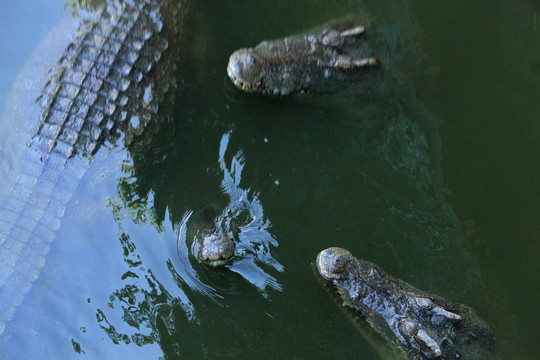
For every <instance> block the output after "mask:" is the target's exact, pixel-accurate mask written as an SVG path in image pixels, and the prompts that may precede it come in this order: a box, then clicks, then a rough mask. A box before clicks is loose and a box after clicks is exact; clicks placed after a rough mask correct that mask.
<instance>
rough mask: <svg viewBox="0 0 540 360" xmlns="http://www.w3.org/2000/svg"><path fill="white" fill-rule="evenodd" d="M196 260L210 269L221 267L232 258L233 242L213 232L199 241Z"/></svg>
mask: <svg viewBox="0 0 540 360" xmlns="http://www.w3.org/2000/svg"><path fill="white" fill-rule="evenodd" d="M198 245H199V249H198V251H197V260H199V261H200V262H202V263H205V264H207V265H209V266H212V267H218V266H223V265H225V264H227V263H228V262H230V261H231V259H232V258H233V256H234V250H235V245H234V240H233V239H232V238H231V237H229V236H227V235H224V234H220V233H217V232H213V233H211V234H207V235H205V236H203V238H202V239H201V240H200V241H199V244H198Z"/></svg>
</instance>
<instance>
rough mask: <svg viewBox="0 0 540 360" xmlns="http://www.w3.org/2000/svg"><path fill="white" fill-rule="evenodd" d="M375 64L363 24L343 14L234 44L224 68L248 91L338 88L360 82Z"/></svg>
mask: <svg viewBox="0 0 540 360" xmlns="http://www.w3.org/2000/svg"><path fill="white" fill-rule="evenodd" d="M378 67H379V61H378V60H377V59H375V58H374V57H372V55H371V49H370V46H369V44H368V43H367V41H366V35H365V28H364V26H363V25H362V24H361V23H360V22H359V20H358V19H355V18H350V17H349V18H346V19H342V20H339V21H334V22H331V23H328V24H325V25H323V26H322V27H321V28H319V29H316V30H313V31H310V32H308V33H305V34H299V35H293V36H289V37H285V38H283V39H277V40H273V41H263V42H262V43H260V44H259V45H257V46H256V47H253V48H244V49H240V50H237V51H235V52H234V53H233V54H232V55H231V56H230V58H229V64H228V66H227V74H228V75H229V78H230V79H231V81H232V82H233V83H234V84H235V85H236V86H237V87H238V88H240V89H242V90H244V91H247V92H250V93H259V94H269V95H293V94H297V93H304V92H332V91H337V90H341V89H343V88H345V87H346V86H347V85H348V84H351V83H360V82H362V80H364V79H365V78H366V77H367V76H369V75H368V74H369V73H371V72H373V71H376V69H377V68H378Z"/></svg>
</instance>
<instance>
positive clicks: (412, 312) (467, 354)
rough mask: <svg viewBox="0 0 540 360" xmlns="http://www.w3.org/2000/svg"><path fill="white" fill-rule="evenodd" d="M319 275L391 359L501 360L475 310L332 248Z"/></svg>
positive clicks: (317, 270) (321, 260) (321, 255)
mask: <svg viewBox="0 0 540 360" xmlns="http://www.w3.org/2000/svg"><path fill="white" fill-rule="evenodd" d="M315 273H316V275H317V278H318V279H319V280H320V282H321V283H322V284H323V286H324V287H325V288H326V289H327V290H328V291H329V292H330V293H331V295H332V296H333V298H334V299H335V300H336V301H337V302H338V303H339V304H343V307H344V308H345V309H346V310H347V312H348V313H350V315H351V317H352V318H353V319H354V321H355V322H356V323H357V324H358V325H359V326H360V327H368V328H369V329H370V330H371V332H369V331H366V333H367V334H369V335H370V337H371V339H370V340H372V341H374V342H379V343H380V345H382V346H381V347H379V350H380V351H381V352H382V353H383V354H385V356H386V357H385V358H388V359H411V360H412V359H414V360H426V359H448V360H449V359H478V360H480V359H496V358H498V357H497V354H496V349H495V340H494V335H493V332H492V330H491V329H490V328H489V326H488V325H487V324H486V323H485V322H483V321H482V320H481V319H480V318H479V317H478V316H477V315H476V313H475V312H474V310H473V309H471V308H470V307H468V306H466V305H463V304H459V303H455V302H453V301H450V300H448V299H445V298H442V297H440V296H437V295H433V294H427V293H425V292H423V291H421V290H418V289H416V288H414V287H413V286H411V285H410V284H408V283H406V282H404V281H402V280H400V279H397V278H395V277H392V276H390V275H388V274H387V273H386V272H384V271H383V270H382V269H381V268H380V267H378V266H377V265H375V264H373V263H371V262H368V261H365V260H362V259H358V258H356V257H354V256H353V255H352V254H351V253H350V252H349V251H347V250H345V249H343V248H339V247H331V248H328V249H325V250H323V251H321V252H320V253H319V255H318V256H317V260H316V266H315Z"/></svg>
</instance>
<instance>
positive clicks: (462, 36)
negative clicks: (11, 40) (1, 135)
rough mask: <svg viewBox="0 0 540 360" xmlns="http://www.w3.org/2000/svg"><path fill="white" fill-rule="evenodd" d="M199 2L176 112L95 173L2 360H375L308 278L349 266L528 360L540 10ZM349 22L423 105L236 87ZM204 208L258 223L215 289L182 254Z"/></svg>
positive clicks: (507, 4) (217, 275) (106, 158)
mask: <svg viewBox="0 0 540 360" xmlns="http://www.w3.org/2000/svg"><path fill="white" fill-rule="evenodd" d="M200 3H201V4H198V5H199V6H197V7H195V6H194V7H193V9H192V10H193V11H192V13H191V19H192V22H190V26H191V27H193V28H194V29H196V31H195V32H188V33H187V34H186V36H189V38H190V39H191V40H190V41H188V42H187V44H186V45H185V46H186V49H185V52H186V54H187V56H186V57H187V59H188V61H187V63H186V64H184V66H183V67H182V69H181V71H179V75H178V76H179V82H180V84H181V85H180V86H179V92H178V95H177V97H176V100H175V103H174V104H172V105H173V108H174V111H173V112H172V113H171V114H170V117H169V118H168V121H166V122H163V123H161V124H160V126H159V129H158V130H157V131H155V132H154V134H153V136H152V138H151V139H148V138H143V139H141V140H140V143H136V144H135V146H133V147H132V148H131V149H130V150H129V151H126V150H120V149H118V150H116V151H113V152H111V153H108V154H99V155H98V157H97V158H96V160H95V162H94V163H93V164H92V167H91V169H90V170H89V174H88V176H87V179H88V180H84V181H83V183H82V185H81V186H80V187H79V190H78V193H76V194H75V195H74V199H75V200H77V203H75V201H73V203H72V204H71V206H70V208H68V211H67V215H66V216H65V218H64V221H63V223H62V227H61V228H60V230H59V234H58V237H57V239H56V240H55V243H53V247H52V249H51V252H50V254H49V256H48V258H47V263H46V265H45V267H44V268H43V270H42V273H41V275H40V278H39V280H38V281H37V282H36V284H35V285H34V287H33V290H32V292H31V293H30V294H29V295H27V297H26V298H25V301H24V302H23V304H22V305H21V306H20V308H19V310H18V313H17V314H16V316H15V318H14V319H13V321H12V323H11V326H12V328H11V329H10V330H8V331H7V332H6V333H5V334H4V335H3V336H4V338H3V339H0V346H1V347H0V349H1V350H2V354H7V355H6V358H8V359H18V358H21V359H22V358H25V359H26V358H37V359H41V358H43V359H45V358H74V359H76V358H89V359H105V358H107V359H108V358H119V357H120V358H140V359H148V358H152V359H153V358H159V357H163V358H167V359H202V358H205V359H229V358H230V359H232V358H235V359H254V358H264V359H323V358H325V359H326V358H343V359H357V358H362V359H378V356H377V354H376V351H375V350H374V349H373V348H372V347H371V345H370V344H369V343H368V342H367V341H366V340H365V339H364V338H363V337H362V336H361V335H360V333H359V332H357V331H356V329H355V328H354V326H353V325H352V324H351V323H350V322H349V321H348V319H347V318H346V317H345V315H344V314H343V313H342V312H341V311H340V310H339V308H338V306H337V305H336V304H335V303H334V302H333V301H332V300H331V299H330V298H329V297H328V296H327V294H326V293H325V292H324V291H323V289H322V288H321V287H320V286H319V285H318V284H317V282H316V280H315V278H314V276H313V273H312V269H311V263H312V262H313V261H314V259H315V256H316V255H317V253H318V252H319V251H320V250H322V249H324V248H325V247H329V246H342V247H345V248H347V249H349V250H350V251H351V252H352V253H353V254H355V255H357V256H359V257H362V258H364V259H366V260H369V261H372V262H375V263H377V264H379V265H380V266H381V267H382V268H384V269H385V270H386V271H388V272H389V273H390V274H392V275H395V276H398V277H400V278H402V279H404V280H405V281H407V282H410V283H411V284H413V285H415V286H417V287H419V288H421V289H423V290H426V291H429V292H434V293H437V294H439V295H442V296H445V297H449V298H451V299H453V300H456V301H460V302H464V303H466V304H468V305H471V306H472V307H473V308H475V309H476V310H477V312H478V313H479V315H480V316H481V317H482V318H483V319H485V320H486V321H487V322H488V323H490V324H491V325H492V327H493V329H494V331H495V333H496V335H497V342H498V344H499V347H500V350H501V352H502V354H503V355H504V357H505V358H516V359H534V358H536V354H538V353H539V351H540V348H539V345H538V342H537V341H536V340H537V338H538V336H537V330H536V327H535V325H536V324H537V321H538V320H540V316H538V311H537V310H536V309H535V307H536V306H535V305H536V300H537V299H538V280H539V277H538V274H539V273H540V263H539V262H538V260H537V254H538V253H539V250H540V249H539V247H540V246H539V245H538V241H537V239H538V238H539V236H540V216H539V214H540V188H539V186H538V181H537V179H538V177H539V175H540V168H539V164H540V162H539V161H538V160H540V156H539V154H540V141H539V140H538V139H539V135H540V123H539V121H538V114H539V113H540V111H539V110H540V105H539V101H538V99H539V98H540V96H539V95H540V91H539V90H540V24H538V22H540V20H537V17H538V16H539V15H538V13H539V12H540V7H539V6H538V4H537V3H534V2H525V1H510V0H499V1H497V2H496V3H494V2H493V1H491V2H488V1H480V2H475V3H470V2H467V3H466V2H461V3H452V4H450V3H449V4H446V3H433V4H431V3H425V2H412V1H411V2H391V1H352V0H349V1H333V2H328V1H304V0H302V1H265V0H253V1H249V2H248V1H245V2H241V1H204V2H200ZM25 6H26V5H21V9H24V8H25ZM54 7H56V4H54V6H52V7H51V8H54ZM0 9H2V11H4V8H0ZM6 9H7V7H6ZM5 11H6V12H7V10H5ZM11 11H13V10H11ZM48 11H50V12H51V18H54V17H58V16H59V15H58V14H59V12H55V10H48ZM6 12H4V13H6ZM351 12H354V13H363V14H365V15H366V16H367V17H368V18H370V19H372V21H373V22H374V23H376V24H377V26H379V27H378V28H379V29H380V32H381V34H382V35H383V36H384V39H385V41H386V43H385V45H386V47H385V48H384V49H381V53H382V54H383V55H381V56H384V57H385V59H386V60H385V61H387V63H388V64H391V65H392V67H393V69H392V70H393V71H395V73H396V75H395V77H396V80H395V81H396V84H390V85H389V86H390V87H391V88H392V89H402V88H403V89H406V90H407V89H408V90H410V89H411V88H412V86H413V85H414V89H415V90H416V94H413V93H411V92H410V91H407V92H406V93H403V92H402V91H404V90H399V91H398V90H396V91H394V92H392V94H393V95H391V96H390V95H389V96H387V97H384V96H382V97H377V96H372V97H365V98H362V97H360V95H359V94H358V93H355V92H354V91H352V92H345V93H342V94H338V95H336V96H325V97H322V98H315V99H299V100H296V99H285V100H283V99H268V98H261V97H256V96H248V95H245V94H241V93H240V92H239V91H237V90H236V89H235V88H234V87H233V86H232V85H231V84H230V83H229V82H228V80H227V79H226V78H225V75H226V74H225V67H226V63H227V59H228V56H229V54H230V53H231V52H232V51H233V50H235V49H237V48H239V47H243V46H250V45H255V44H257V43H258V42H259V41H261V40H263V39H269V38H276V37H281V36H285V35H287V34H291V33H294V32H297V31H302V30H305V29H306V28H310V27H313V26H315V25H317V24H319V23H322V22H324V21H326V20H329V19H332V18H335V17H339V16H342V15H345V14H348V13H351ZM15 13H16V11H15ZM28 16H29V15H25V17H23V19H20V20H21V22H24V21H25V20H26V21H28V20H27V18H26V17H28ZM1 24H2V25H0V27H2V29H1V30H2V34H5V33H8V34H9V32H10V31H13V30H10V31H8V30H5V28H6V27H7V25H5V24H7V23H5V22H2V23H1ZM39 26H41V25H36V28H33V27H32V24H31V21H30V23H29V24H28V25H27V29H26V30H27V31H28V32H29V34H31V33H32V32H37V31H38V29H39ZM43 26H46V25H43ZM49 26H51V25H49ZM5 36H6V38H7V37H8V36H7V35H5ZM28 36H29V38H30V39H33V40H32V41H33V42H34V43H36V44H37V42H39V36H36V37H34V38H32V37H31V36H30V35H28ZM29 43H30V44H31V43H32V42H29ZM17 48H18V47H17ZM5 50H6V51H8V50H9V49H5ZM19 50H20V51H21V52H22V53H24V47H21V49H19ZM26 51H27V54H28V56H29V52H30V51H31V48H30V46H28V50H26ZM20 56H21V57H23V55H20ZM6 69H9V70H6V71H5V73H4V74H2V75H3V79H4V78H5V79H8V80H5V82H6V83H7V82H9V78H10V77H11V78H13V77H14V75H13V74H15V73H16V72H17V71H18V65H17V63H16V62H13V64H12V66H10V67H6ZM2 72H4V70H2ZM411 84H413V85H411ZM2 87H3V88H2V91H3V93H0V94H4V93H7V91H8V86H7V85H6V88H4V85H2ZM424 108H425V109H424ZM122 165H123V166H122ZM228 176H232V178H228ZM96 179H98V180H96ZM239 199H242V200H239ZM246 199H247V200H246ZM211 203H217V204H218V205H217V206H218V207H221V208H223V207H225V206H227V205H230V204H234V203H237V204H239V203H240V204H244V205H245V206H246V207H247V208H248V209H249V210H250V211H251V212H252V214H256V216H255V218H256V221H254V222H253V224H251V227H247V228H246V230H243V232H242V233H243V235H242V236H243V238H242V239H241V240H242V244H243V245H244V246H245V249H246V252H247V254H248V255H249V256H251V258H249V256H248V259H251V260H252V261H246V262H244V263H238V264H236V265H233V266H231V267H230V268H229V269H224V270H223V271H212V270H210V269H208V268H205V267H204V266H202V265H200V264H197V263H196V262H195V261H193V259H192V258H188V255H187V253H186V252H182V251H179V250H177V245H178V244H180V245H182V246H186V245H185V244H184V243H183V242H184V240H185V239H186V238H188V240H189V234H191V232H190V231H193V230H192V229H191V227H193V226H195V222H192V220H189V221H186V219H185V215H186V214H189V212H190V211H194V212H195V214H196V212H197V210H199V209H201V208H204V207H205V206H207V205H208V204H211ZM81 204H84V207H83V206H82V205H81ZM246 204H247V205H246ZM184 227H185V228H187V234H188V235H186V236H184V237H183V236H182V229H183V228H184ZM248 230H249V231H248ZM178 234H180V240H178ZM177 241H178V243H177ZM272 243H274V245H272ZM276 245H277V246H276ZM182 246H181V247H182ZM186 248H187V246H186ZM257 250H259V252H257Z"/></svg>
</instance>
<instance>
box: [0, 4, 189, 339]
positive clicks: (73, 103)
mask: <svg viewBox="0 0 540 360" xmlns="http://www.w3.org/2000/svg"><path fill="white" fill-rule="evenodd" d="M185 3H186V2H185V1H169V0H111V1H107V4H106V6H104V7H102V8H100V9H99V10H97V11H95V12H94V13H90V14H87V15H88V16H86V17H84V18H83V20H82V21H81V24H80V25H81V30H80V33H79V35H78V36H77V37H76V38H75V39H74V40H73V41H72V42H71V43H70V44H69V45H68V46H67V47H66V48H65V51H64V55H63V56H62V57H61V58H60V59H59V60H58V62H57V63H56V65H55V66H54V67H53V69H52V70H51V72H50V74H51V75H50V77H49V80H48V81H47V82H46V83H45V85H44V86H43V90H42V92H41V96H40V98H39V99H38V101H39V103H38V105H37V106H40V107H41V116H37V117H36V118H35V119H29V120H28V121H29V122H30V123H31V124H33V125H32V127H34V128H37V131H36V133H35V134H34V136H33V137H32V138H31V139H30V136H31V134H28V136H29V137H28V139H27V140H25V141H28V142H29V146H28V148H27V149H26V150H24V155H23V159H22V164H17V166H18V167H17V168H16V170H17V171H16V174H15V175H13V179H14V180H13V181H12V183H11V184H8V185H10V186H8V188H7V190H5V191H3V193H2V192H0V334H2V333H3V332H4V330H5V327H6V324H7V323H8V322H9V321H10V320H11V318H12V317H13V313H14V311H15V309H16V307H17V306H18V305H19V304H20V303H21V301H22V299H23V297H24V295H25V294H26V293H27V292H28V291H29V290H30V288H31V286H32V282H33V281H35V279H36V278H37V277H38V275H39V272H40V268H41V267H42V266H43V264H44V262H45V256H46V254H47V252H48V250H49V248H50V244H51V242H52V241H53V240H54V238H55V232H56V230H57V229H58V228H59V226H60V222H61V218H62V216H63V214H64V211H65V209H66V205H67V203H68V202H69V200H70V199H71V196H72V193H73V191H74V190H75V188H76V187H77V185H78V183H79V181H80V180H81V179H82V177H83V176H84V174H85V171H86V168H87V167H88V165H89V163H90V162H91V156H92V155H94V154H95V153H96V152H97V151H98V150H99V148H100V147H101V146H103V145H105V146H107V145H109V146H110V145H111V144H114V143H115V142H116V141H117V140H118V138H119V137H120V135H121V134H122V133H123V134H124V135H125V140H126V141H129V139H130V138H131V137H132V136H133V135H137V134H139V133H140V132H141V131H142V129H143V128H144V126H145V125H146V123H147V122H148V121H149V120H150V118H152V117H153V116H154V115H155V114H156V113H157V110H158V106H159V105H160V104H162V102H163V100H164V97H165V96H166V94H167V93H170V91H168V89H169V88H172V87H174V86H175V84H174V82H173V81H174V80H172V77H171V74H172V73H173V71H174V69H175V67H176V65H175V63H176V61H177V60H178V57H179V53H178V52H179V46H178V44H177V43H178V42H179V41H180V39H181V31H182V21H183V18H184V16H185V11H186V4H185ZM28 106H30V104H28ZM11 121H18V120H17V119H12V120H11ZM23 141H24V140H23ZM2 171H3V172H9V171H10V169H2ZM11 172H13V171H11Z"/></svg>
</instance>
